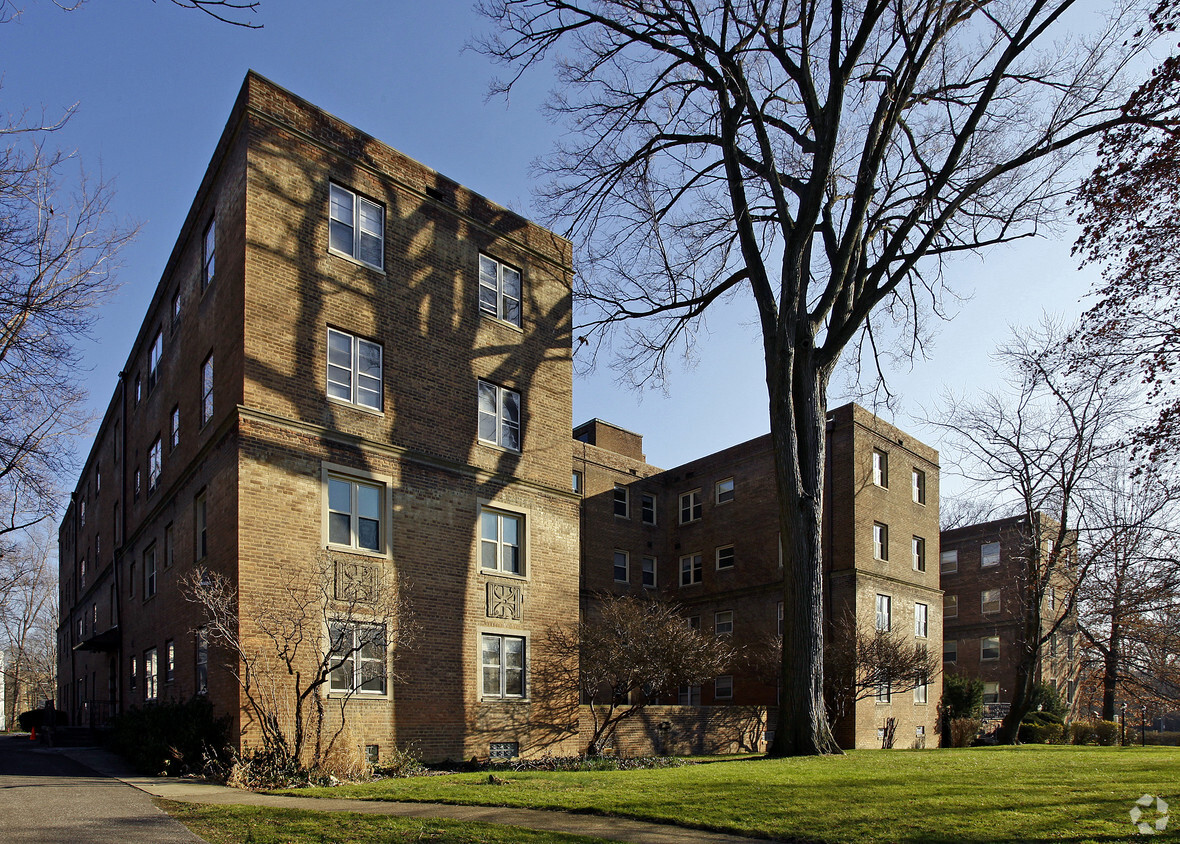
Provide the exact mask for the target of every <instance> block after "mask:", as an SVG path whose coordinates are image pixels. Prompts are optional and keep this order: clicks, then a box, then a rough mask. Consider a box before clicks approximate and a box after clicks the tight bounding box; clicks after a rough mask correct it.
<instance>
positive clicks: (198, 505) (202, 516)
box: [193, 491, 209, 560]
mask: <svg viewBox="0 0 1180 844" xmlns="http://www.w3.org/2000/svg"><path fill="white" fill-rule="evenodd" d="M207 501H208V499H207V498H206V496H205V493H204V492H203V491H202V492H199V493H197V497H196V498H194V499H193V540H194V542H193V554H194V556H195V557H196V559H198V560H203V559H205V555H206V554H208V553H209V539H208V536H209V523H208V520H207V516H208V510H207V507H206V504H207Z"/></svg>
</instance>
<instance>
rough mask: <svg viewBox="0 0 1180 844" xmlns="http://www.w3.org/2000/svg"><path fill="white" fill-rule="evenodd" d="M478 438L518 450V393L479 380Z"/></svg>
mask: <svg viewBox="0 0 1180 844" xmlns="http://www.w3.org/2000/svg"><path fill="white" fill-rule="evenodd" d="M479 439H480V441H482V442H486V443H491V444H493V445H498V446H501V447H502V448H506V449H509V450H510V451H520V393H517V392H513V391H512V390H509V389H506V388H504V387H500V386H497V385H495V384H492V383H490V382H488V381H480V382H479Z"/></svg>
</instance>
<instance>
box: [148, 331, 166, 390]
mask: <svg viewBox="0 0 1180 844" xmlns="http://www.w3.org/2000/svg"><path fill="white" fill-rule="evenodd" d="M163 356H164V332H163V331H157V332H156V339H154V340H152V348H151V351H150V352H149V353H148V392H149V393H150V392H151V391H152V390H154V389H155V388H156V384H157V383H158V382H159V380H160V358H162V357H163Z"/></svg>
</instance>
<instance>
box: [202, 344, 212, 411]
mask: <svg viewBox="0 0 1180 844" xmlns="http://www.w3.org/2000/svg"><path fill="white" fill-rule="evenodd" d="M212 418H213V353H212V352H210V353H209V356H208V357H207V358H205V360H204V362H202V363H201V427H202V428H204V427H205V426H206V425H208V424H209V420H211V419H212Z"/></svg>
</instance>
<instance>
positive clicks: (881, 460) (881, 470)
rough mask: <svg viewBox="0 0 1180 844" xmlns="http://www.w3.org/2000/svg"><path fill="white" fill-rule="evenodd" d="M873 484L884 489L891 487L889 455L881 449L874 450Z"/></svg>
mask: <svg viewBox="0 0 1180 844" xmlns="http://www.w3.org/2000/svg"><path fill="white" fill-rule="evenodd" d="M873 483H874V484H875V485H877V486H879V487H882V488H888V487H889V455H888V454H887V453H886V452H884V451H881V449H879V448H874V449H873Z"/></svg>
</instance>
